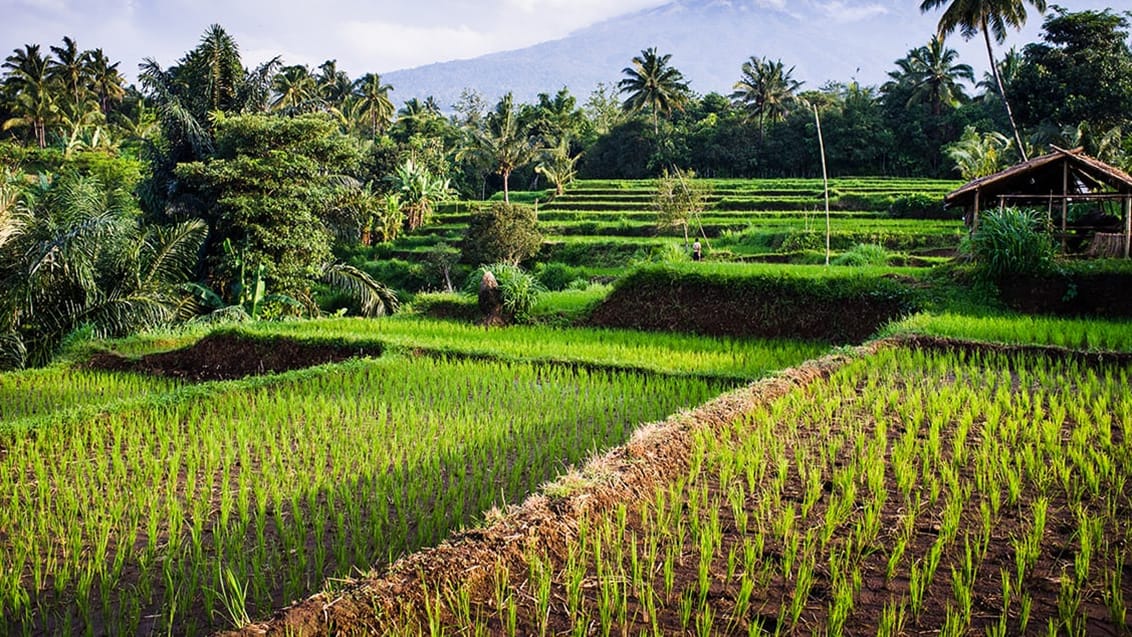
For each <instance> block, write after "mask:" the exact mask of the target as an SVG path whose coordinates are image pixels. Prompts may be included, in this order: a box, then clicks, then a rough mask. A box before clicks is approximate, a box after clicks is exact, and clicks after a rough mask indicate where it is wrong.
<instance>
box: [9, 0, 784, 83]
mask: <svg viewBox="0 0 1132 637" xmlns="http://www.w3.org/2000/svg"><path fill="white" fill-rule="evenodd" d="M664 1H665V0H413V1H411V2H407V1H401V0H398V1H392V2H391V1H388V0H387V1H384V2H383V1H381V0H314V1H312V0H302V1H298V0H0V16H3V17H2V18H0V51H3V52H4V55H6V54H7V53H8V52H10V51H11V50H12V49H14V48H17V47H20V46H22V45H23V44H25V43H39V44H41V45H42V46H43V48H44V49H46V48H47V47H48V45H52V44H58V43H59V41H60V40H61V39H62V38H63V36H64V35H69V36H71V37H73V38H75V39H76V40H77V42H78V45H79V47H80V48H84V49H86V48H95V47H101V48H102V49H103V50H104V51H105V52H106V54H107V56H108V57H110V59H112V60H121V61H122V64H121V65H120V67H119V69H120V70H121V71H123V72H124V73H125V74H126V75H127V77H129V78H131V79H132V78H133V77H134V74H135V72H136V69H137V63H138V62H139V61H141V59H142V58H144V57H152V58H154V59H156V60H157V61H158V62H159V63H161V65H162V66H167V65H169V64H171V63H173V62H174V61H176V60H177V59H178V58H180V57H181V56H182V55H184V54H185V52H187V51H188V50H189V49H191V48H193V47H194V46H196V44H197V42H198V40H199V39H200V36H201V34H202V33H204V30H205V29H206V28H207V27H208V26H209V25H210V24H214V23H219V24H220V25H221V26H223V27H224V28H225V30H227V31H228V32H229V33H230V34H231V35H233V36H234V37H235V38H236V42H237V43H238V44H239V45H240V50H241V54H242V55H243V57H244V62H245V64H247V65H249V66H251V65H254V64H256V63H258V62H261V61H264V60H266V59H269V58H271V57H273V56H275V55H282V56H283V58H284V62H286V63H289V64H292V63H304V64H310V65H312V66H314V65H317V64H320V63H321V62H322V61H323V60H326V59H329V58H336V59H337V60H338V64H339V67H340V68H342V69H344V70H346V71H347V72H349V73H350V74H351V75H352V76H357V75H361V74H362V73H365V72H368V71H377V72H387V71H392V70H396V69H401V68H407V67H413V66H418V65H421V64H428V63H430V62H439V61H444V60H451V59H458V58H469V57H476V56H478V55H481V54H484V53H489V52H493V51H502V50H507V49H515V48H520V47H524V46H528V45H531V44H535V43H538V42H542V41H545V40H550V39H555V38H559V37H562V36H565V35H567V34H568V33H570V32H571V31H573V30H575V29H578V28H581V27H584V26H587V25H589V24H593V23H594V22H597V21H599V20H603V19H605V18H609V17H612V16H615V15H618V14H623V13H628V12H632V11H637V10H640V9H643V8H648V7H654V6H658V5H661V4H664ZM764 1H765V0H764Z"/></svg>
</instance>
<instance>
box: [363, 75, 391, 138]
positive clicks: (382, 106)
mask: <svg viewBox="0 0 1132 637" xmlns="http://www.w3.org/2000/svg"><path fill="white" fill-rule="evenodd" d="M392 90H393V87H392V86H390V85H389V84H382V82H381V76H380V75H378V74H377V73H366V74H365V75H363V76H361V77H360V78H358V79H357V81H355V82H354V86H353V91H354V95H355V96H356V97H357V99H358V107H359V109H360V111H359V113H360V114H361V115H362V116H364V117H365V119H366V120H368V121H369V126H370V133H371V134H372V135H373V136H374V137H377V134H378V133H379V132H381V131H382V130H384V129H385V128H386V127H388V126H389V125H390V124H391V123H393V115H394V113H395V110H394V108H393V102H392V101H390V99H389V91H392Z"/></svg>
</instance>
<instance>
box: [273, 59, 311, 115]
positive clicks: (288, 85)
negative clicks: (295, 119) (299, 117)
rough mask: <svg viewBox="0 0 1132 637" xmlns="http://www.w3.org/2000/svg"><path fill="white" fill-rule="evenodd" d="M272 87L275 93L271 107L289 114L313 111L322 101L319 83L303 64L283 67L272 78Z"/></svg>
mask: <svg viewBox="0 0 1132 637" xmlns="http://www.w3.org/2000/svg"><path fill="white" fill-rule="evenodd" d="M271 89H272V91H274V93H275V96H274V97H273V98H272V99H271V109H272V110H275V111H283V112H285V113H287V114H289V115H296V114H298V113H304V112H309V111H312V110H314V109H315V108H316V106H317V104H318V103H319V102H321V100H320V99H319V97H318V84H317V83H316V82H315V78H314V76H313V75H311V72H310V69H308V68H307V67H306V66H303V65H302V64H295V65H292V66H285V67H283V69H282V70H280V71H279V73H278V74H276V76H275V78H274V79H272V81H271Z"/></svg>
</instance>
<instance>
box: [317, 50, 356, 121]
mask: <svg viewBox="0 0 1132 637" xmlns="http://www.w3.org/2000/svg"><path fill="white" fill-rule="evenodd" d="M314 80H315V83H316V84H317V85H318V96H319V97H320V98H322V101H323V102H324V103H325V104H326V105H327V106H329V107H331V108H336V109H341V108H342V104H343V103H344V102H345V101H346V98H348V97H350V94H351V93H352V92H353V88H354V83H353V82H351V81H350V76H349V75H347V74H346V72H345V71H342V70H339V68H338V60H327V61H325V62H323V63H322V64H320V65H319V66H318V73H316V74H315V77H314Z"/></svg>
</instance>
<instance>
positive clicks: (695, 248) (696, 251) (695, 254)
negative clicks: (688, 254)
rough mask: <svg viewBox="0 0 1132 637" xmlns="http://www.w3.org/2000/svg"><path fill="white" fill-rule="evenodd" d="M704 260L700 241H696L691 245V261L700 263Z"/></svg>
mask: <svg viewBox="0 0 1132 637" xmlns="http://www.w3.org/2000/svg"><path fill="white" fill-rule="evenodd" d="M703 258H704V248H703V246H702V245H700V240H699V239H696V240H695V241H694V242H693V243H692V260H693V261H700V260H702V259H703Z"/></svg>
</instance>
